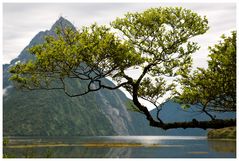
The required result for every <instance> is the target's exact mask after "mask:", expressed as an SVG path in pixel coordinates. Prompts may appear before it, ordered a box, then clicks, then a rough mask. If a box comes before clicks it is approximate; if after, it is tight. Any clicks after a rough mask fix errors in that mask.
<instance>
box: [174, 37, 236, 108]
mask: <svg viewBox="0 0 239 161" xmlns="http://www.w3.org/2000/svg"><path fill="white" fill-rule="evenodd" d="M209 50H210V54H209V57H210V60H209V61H208V68H207V69H203V68H198V70H196V71H195V72H194V73H193V74H192V75H187V76H183V78H182V79H181V80H180V83H181V84H182V93H181V94H180V95H179V97H178V99H180V100H181V102H182V103H186V104H201V105H202V106H203V107H204V108H205V107H207V108H206V109H207V110H209V111H210V110H212V111H235V110H236V32H232V35H231V36H228V37H226V36H225V35H223V36H222V41H220V42H219V43H218V44H216V45H215V46H213V47H210V48H209Z"/></svg>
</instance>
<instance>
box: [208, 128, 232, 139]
mask: <svg viewBox="0 0 239 161" xmlns="http://www.w3.org/2000/svg"><path fill="white" fill-rule="evenodd" d="M207 137H208V138H209V139H236V127H226V128H222V129H214V130H210V131H209V132H208V134H207Z"/></svg>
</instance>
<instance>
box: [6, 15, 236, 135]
mask: <svg viewBox="0 0 239 161" xmlns="http://www.w3.org/2000/svg"><path fill="white" fill-rule="evenodd" d="M59 25H61V27H63V28H64V27H71V28H73V29H74V30H75V27H74V26H73V25H72V24H71V23H70V22H69V21H68V20H66V19H64V18H62V17H61V18H59V20H57V21H56V23H55V24H54V25H53V26H52V28H51V29H50V30H47V31H44V32H39V33H38V34H37V35H36V36H35V37H34V38H33V39H32V40H31V42H30V43H29V45H28V46H26V47H25V48H24V49H23V51H22V52H21V53H20V55H19V56H18V57H17V58H16V59H14V60H12V61H11V63H10V64H4V65H3V88H4V89H3V135H5V136H22V135H24V136H26V135H27V136H33V135H34V136H64V135H71V136H75V135H205V134H206V131H205V130H201V129H193V130H192V129H187V130H183V129H175V130H167V131H164V130H161V129H159V128H153V127H150V126H149V124H148V122H147V120H146V118H145V116H144V115H142V114H140V113H137V112H131V111H129V110H128V108H129V102H130V100H129V99H128V98H127V97H126V96H125V94H124V93H123V92H122V91H120V90H113V91H109V90H100V91H98V92H94V93H90V94H87V95H84V96H82V97H75V98H70V97H68V96H66V95H65V94H64V92H63V91H58V90H52V91H44V90H41V91H22V90H19V89H16V88H15V87H14V86H13V85H12V83H11V82H10V81H9V80H8V79H9V77H10V73H9V72H8V70H9V68H10V67H11V66H12V65H14V64H15V63H17V62H19V61H20V62H25V61H27V60H29V59H34V57H33V56H31V55H30V54H28V51H27V49H28V48H29V47H31V46H34V45H36V44H39V43H42V42H43V41H44V37H45V36H47V35H54V34H55V33H54V30H55V29H56V27H57V26H59ZM103 81H104V84H107V85H110V86H114V84H113V83H112V82H111V81H109V80H107V79H104V80H103ZM82 85H84V82H82V81H79V80H78V81H72V82H71V88H80V87H81V86H82ZM165 106H166V107H167V108H165V110H162V114H161V116H162V117H164V118H163V120H166V121H175V119H176V121H186V120H185V119H187V120H190V119H192V118H194V116H193V115H192V116H189V115H188V113H187V112H185V111H182V109H181V108H180V107H179V105H178V104H175V103H172V102H169V103H168V104H166V105H165ZM152 114H153V115H155V114H156V111H155V110H153V111H152ZM234 115H235V114H234ZM234 115H233V114H228V117H234ZM166 116H167V117H166ZM205 117H206V116H202V115H200V118H205ZM223 117H224V115H223Z"/></svg>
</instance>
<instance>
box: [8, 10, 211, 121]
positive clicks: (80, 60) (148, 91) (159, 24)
mask: <svg viewBox="0 0 239 161" xmlns="http://www.w3.org/2000/svg"><path fill="white" fill-rule="evenodd" d="M110 25H111V26H110V27H106V26H98V25H97V24H93V25H91V26H90V27H83V28H81V29H79V30H78V31H75V30H72V29H70V28H58V29H57V30H56V34H57V36H56V37H53V36H48V37H46V38H45V42H44V43H43V44H40V45H36V46H33V47H32V48H30V49H29V51H30V53H31V54H32V55H34V56H35V57H36V59H34V60H33V61H29V62H26V63H25V62H23V63H19V64H17V65H15V66H13V67H12V68H11V69H10V72H11V73H12V76H11V78H10V79H11V80H12V81H14V82H15V83H16V85H17V86H20V87H23V88H30V89H39V88H40V89H63V90H64V92H65V93H66V94H67V95H68V96H71V97H75V96H82V95H84V94H87V93H89V92H92V91H96V90H99V89H101V88H107V89H116V88H119V87H124V88H125V89H126V90H127V91H128V92H129V93H131V94H132V95H135V96H136V97H133V98H134V99H135V101H136V102H137V100H136V99H138V98H140V97H141V98H143V99H146V100H148V101H150V102H151V103H153V104H154V105H155V106H158V105H157V103H158V102H157V101H158V98H160V97H164V96H165V95H166V94H167V92H169V91H173V90H174V88H175V84H174V83H172V82H166V79H165V78H166V77H171V78H173V79H174V77H175V76H178V75H182V74H187V73H188V72H189V70H190V67H191V64H192V58H191V55H192V53H194V52H195V51H196V50H198V49H199V47H198V45H197V43H195V42H191V41H190V39H191V38H193V37H195V36H197V35H200V34H204V33H205V32H206V31H207V30H208V29H209V27H208V21H207V19H206V18H205V17H203V18H202V17H201V16H199V15H198V14H197V13H194V12H193V11H191V10H189V9H183V8H181V7H164V8H163V7H159V8H151V9H148V10H146V11H144V12H141V13H138V12H136V13H128V14H126V15H125V16H124V17H123V18H117V19H116V20H115V21H113V22H112V23H111V24H110ZM136 68H139V69H141V71H142V73H141V74H139V77H138V79H135V78H133V77H131V76H129V75H127V74H125V71H127V70H128V69H136ZM108 76H110V77H112V78H113V80H115V81H117V83H118V84H117V86H116V87H114V88H112V87H109V86H106V85H103V84H102V78H105V77H108ZM68 79H80V80H83V81H86V84H85V85H86V88H83V87H82V89H81V91H83V92H81V91H80V92H79V94H70V92H69V89H68V88H67V86H69V84H67V83H66V80H68ZM84 91H85V92H84ZM138 108H139V107H138ZM146 110H147V109H146ZM141 111H142V108H141ZM146 113H147V112H146ZM147 118H149V117H147Z"/></svg>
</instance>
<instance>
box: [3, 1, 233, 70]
mask: <svg viewBox="0 0 239 161" xmlns="http://www.w3.org/2000/svg"><path fill="white" fill-rule="evenodd" d="M160 6H181V7H184V8H188V9H191V10H193V11H194V12H196V13H198V14H199V15H201V16H206V17H207V18H208V21H209V26H210V29H209V30H208V31H207V32H206V33H205V34H204V35H200V36H197V37H195V38H194V39H193V40H194V41H196V42H198V43H199V45H200V46H201V48H200V50H199V51H197V52H196V53H195V54H194V55H193V66H194V67H195V68H196V67H207V60H208V57H207V55H208V46H212V45H214V44H216V43H217V42H218V41H219V40H220V36H221V35H222V34H229V33H230V32H231V31H232V30H235V29H236V4H235V3H3V55H2V57H3V60H2V63H3V64H6V63H10V61H11V60H12V59H14V58H16V57H17V56H18V55H19V54H20V52H21V51H22V50H23V49H24V47H26V46H27V45H28V44H29V42H30V41H31V39H32V38H33V37H34V36H35V35H36V34H37V33H38V32H40V31H45V30H48V29H50V28H51V26H52V25H53V24H54V23H55V21H56V20H57V19H58V18H59V17H60V16H63V17H64V18H66V19H68V20H69V21H70V22H72V23H73V24H74V25H75V26H76V27H77V28H80V27H82V26H89V25H90V24H92V23H94V22H97V23H98V24H109V23H110V22H111V21H113V20H114V19H115V18H116V17H123V15H124V14H125V13H127V12H136V11H137V12H140V11H144V10H146V9H148V8H150V7H160ZM135 74H137V73H135Z"/></svg>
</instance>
